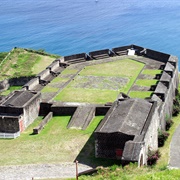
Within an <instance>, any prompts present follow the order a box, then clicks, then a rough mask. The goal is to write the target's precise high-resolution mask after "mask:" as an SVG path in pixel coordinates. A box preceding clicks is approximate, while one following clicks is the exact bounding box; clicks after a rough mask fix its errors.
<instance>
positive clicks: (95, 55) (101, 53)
mask: <svg viewBox="0 0 180 180" xmlns="http://www.w3.org/2000/svg"><path fill="white" fill-rule="evenodd" d="M89 55H90V57H91V58H92V59H102V58H106V57H109V56H111V55H113V54H112V52H111V50H109V49H103V50H98V51H91V52H89Z"/></svg>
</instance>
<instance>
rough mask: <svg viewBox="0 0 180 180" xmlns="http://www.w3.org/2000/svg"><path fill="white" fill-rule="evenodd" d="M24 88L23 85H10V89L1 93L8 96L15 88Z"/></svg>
mask: <svg viewBox="0 0 180 180" xmlns="http://www.w3.org/2000/svg"><path fill="white" fill-rule="evenodd" d="M21 88H22V86H10V87H9V89H8V90H6V91H3V92H2V93H1V95H4V96H7V95H8V94H9V93H11V92H12V91H15V90H20V89H21Z"/></svg>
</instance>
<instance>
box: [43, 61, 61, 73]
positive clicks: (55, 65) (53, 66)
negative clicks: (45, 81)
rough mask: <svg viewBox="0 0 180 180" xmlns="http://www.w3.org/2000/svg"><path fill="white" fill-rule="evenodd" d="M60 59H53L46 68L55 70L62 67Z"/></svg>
mask: <svg viewBox="0 0 180 180" xmlns="http://www.w3.org/2000/svg"><path fill="white" fill-rule="evenodd" d="M59 63H60V60H55V61H53V62H52V63H51V64H50V65H49V66H48V67H47V68H46V69H49V70H50V71H54V70H55V69H57V68H59V67H60V64H59Z"/></svg>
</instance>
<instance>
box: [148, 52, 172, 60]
mask: <svg viewBox="0 0 180 180" xmlns="http://www.w3.org/2000/svg"><path fill="white" fill-rule="evenodd" d="M145 56H146V57H149V58H152V59H156V60H158V61H161V62H167V61H168V59H169V57H170V55H169V54H165V53H162V52H158V51H154V50H151V49H146V53H145Z"/></svg>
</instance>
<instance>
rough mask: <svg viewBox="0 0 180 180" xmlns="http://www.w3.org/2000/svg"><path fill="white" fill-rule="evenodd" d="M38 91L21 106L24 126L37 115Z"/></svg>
mask: <svg viewBox="0 0 180 180" xmlns="http://www.w3.org/2000/svg"><path fill="white" fill-rule="evenodd" d="M40 96H41V94H40V93H37V94H36V95H35V96H34V97H33V98H31V99H30V100H29V101H28V102H27V103H26V104H25V105H24V107H23V116H24V117H23V121H24V127H25V128H27V127H28V126H29V125H30V124H31V123H32V122H33V121H34V120H35V119H36V118H37V117H38V115H39V109H40Z"/></svg>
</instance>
